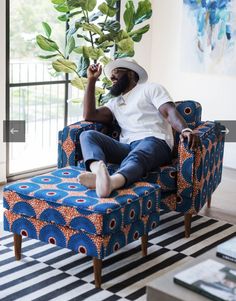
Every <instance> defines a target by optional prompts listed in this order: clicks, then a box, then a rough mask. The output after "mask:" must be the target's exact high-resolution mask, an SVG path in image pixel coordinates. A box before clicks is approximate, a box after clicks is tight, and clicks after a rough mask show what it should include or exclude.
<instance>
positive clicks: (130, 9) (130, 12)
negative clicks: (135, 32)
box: [123, 0, 135, 32]
mask: <svg viewBox="0 0 236 301" xmlns="http://www.w3.org/2000/svg"><path fill="white" fill-rule="evenodd" d="M134 16H135V8H134V3H133V0H129V1H127V2H126V5H125V12H124V16H123V17H124V21H125V26H126V30H127V32H130V31H131V30H132V29H133V27H134Z"/></svg>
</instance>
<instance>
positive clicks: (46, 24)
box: [42, 22, 52, 38]
mask: <svg viewBox="0 0 236 301" xmlns="http://www.w3.org/2000/svg"><path fill="white" fill-rule="evenodd" d="M42 25H43V29H44V31H45V34H46V36H47V37H48V38H50V36H51V33H52V29H51V27H50V26H49V24H48V23H46V22H42Z"/></svg>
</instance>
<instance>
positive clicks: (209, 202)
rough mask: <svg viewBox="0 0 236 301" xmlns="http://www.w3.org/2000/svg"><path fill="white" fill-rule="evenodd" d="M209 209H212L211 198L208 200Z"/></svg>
mask: <svg viewBox="0 0 236 301" xmlns="http://www.w3.org/2000/svg"><path fill="white" fill-rule="evenodd" d="M207 208H211V197H209V199H208V200H207Z"/></svg>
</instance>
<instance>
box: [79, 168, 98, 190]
mask: <svg viewBox="0 0 236 301" xmlns="http://www.w3.org/2000/svg"><path fill="white" fill-rule="evenodd" d="M77 179H78V182H79V183H80V184H82V185H84V186H85V187H87V188H89V189H95V187H96V175H95V173H92V172H89V171H86V172H83V173H81V174H80V175H79V176H78V177H77Z"/></svg>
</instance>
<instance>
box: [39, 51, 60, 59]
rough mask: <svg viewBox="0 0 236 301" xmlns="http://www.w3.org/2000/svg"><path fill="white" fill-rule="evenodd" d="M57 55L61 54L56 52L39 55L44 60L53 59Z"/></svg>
mask: <svg viewBox="0 0 236 301" xmlns="http://www.w3.org/2000/svg"><path fill="white" fill-rule="evenodd" d="M56 56H59V54H58V53H56V54H51V55H39V56H38V57H39V58H40V59H43V60H48V59H51V58H53V57H56Z"/></svg>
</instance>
